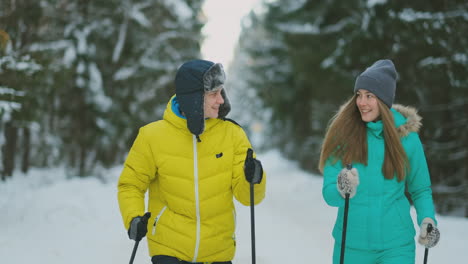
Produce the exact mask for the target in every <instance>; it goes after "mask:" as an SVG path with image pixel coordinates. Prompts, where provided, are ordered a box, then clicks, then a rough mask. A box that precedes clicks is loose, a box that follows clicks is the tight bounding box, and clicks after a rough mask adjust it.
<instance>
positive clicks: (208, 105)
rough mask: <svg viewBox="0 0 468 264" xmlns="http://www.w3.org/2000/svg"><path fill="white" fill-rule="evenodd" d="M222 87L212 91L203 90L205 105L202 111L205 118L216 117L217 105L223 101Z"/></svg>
mask: <svg viewBox="0 0 468 264" xmlns="http://www.w3.org/2000/svg"><path fill="white" fill-rule="evenodd" d="M222 90H223V88H221V89H218V90H216V91H212V92H205V96H204V97H205V106H204V108H203V111H204V112H205V118H217V117H218V112H219V106H220V105H222V104H223V103H224V99H223V96H222V95H221V91H222Z"/></svg>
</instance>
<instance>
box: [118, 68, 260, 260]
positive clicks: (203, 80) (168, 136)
mask: <svg viewBox="0 0 468 264" xmlns="http://www.w3.org/2000/svg"><path fill="white" fill-rule="evenodd" d="M225 79H226V77H225V73H224V70H223V67H222V65H221V64H219V63H213V62H211V61H206V60H193V61H189V62H186V63H184V64H183V65H182V66H181V67H180V68H179V69H178V71H177V74H176V78H175V86H176V95H175V96H173V97H172V98H171V99H170V101H169V103H168V104H167V108H166V110H165V112H164V117H163V120H159V121H156V122H153V123H150V124H148V125H146V126H144V127H142V128H140V131H139V133H138V136H137V138H136V139H135V142H134V143H133V146H132V148H131V149H130V152H129V154H128V157H127V159H126V161H125V164H124V168H123V171H122V174H121V176H120V179H119V183H118V201H119V206H120V211H121V214H122V218H123V222H124V225H125V228H127V229H128V234H129V237H130V238H131V239H133V240H136V241H139V240H141V238H142V237H144V236H145V235H147V241H148V248H149V253H150V256H151V257H152V259H151V260H152V262H153V264H176V263H219V264H221V263H231V260H232V259H233V258H234V254H235V247H236V240H235V234H234V232H235V220H236V212H235V207H234V201H233V198H234V197H235V198H236V199H237V200H238V201H239V202H240V203H242V204H244V205H250V184H251V183H253V184H254V200H255V203H256V204H258V203H260V202H261V201H262V200H263V198H264V197H265V186H266V185H265V184H266V175H265V173H264V172H263V169H262V165H261V163H260V161H259V160H257V159H255V158H254V157H250V158H246V155H247V152H248V150H249V149H251V144H250V142H249V140H248V138H247V136H246V134H245V132H244V131H243V129H242V128H241V127H240V126H239V125H238V124H236V123H235V122H234V121H232V120H229V119H227V118H226V115H227V114H228V113H229V111H230V104H229V100H228V98H227V95H226V92H225V90H224V86H223V85H224V82H225ZM147 191H148V193H149V198H148V211H149V212H150V213H151V214H152V216H151V218H150V219H149V221H146V219H145V218H144V217H143V215H144V213H145V211H146V210H145V193H146V192H147Z"/></svg>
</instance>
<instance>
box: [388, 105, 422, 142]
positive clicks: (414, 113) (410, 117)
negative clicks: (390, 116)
mask: <svg viewBox="0 0 468 264" xmlns="http://www.w3.org/2000/svg"><path fill="white" fill-rule="evenodd" d="M392 108H393V109H395V110H396V111H397V112H398V113H400V114H401V115H402V116H403V117H404V118H405V119H406V121H405V122H404V123H401V124H399V123H398V120H395V123H396V126H397V131H398V134H399V135H400V137H405V136H407V135H408V134H409V133H411V132H416V133H418V132H419V129H420V128H421V126H422V122H421V120H422V117H421V116H420V115H418V110H416V108H414V107H411V106H404V105H400V104H394V105H393V106H392Z"/></svg>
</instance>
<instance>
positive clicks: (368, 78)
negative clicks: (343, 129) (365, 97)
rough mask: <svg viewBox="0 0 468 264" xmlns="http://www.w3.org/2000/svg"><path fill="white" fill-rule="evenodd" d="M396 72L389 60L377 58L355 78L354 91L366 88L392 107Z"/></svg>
mask: <svg viewBox="0 0 468 264" xmlns="http://www.w3.org/2000/svg"><path fill="white" fill-rule="evenodd" d="M397 78H398V73H397V71H396V69H395V65H393V62H392V61H391V60H378V61H376V62H375V63H374V64H372V66H370V67H369V68H367V69H366V70H365V71H364V72H363V73H361V74H360V75H359V76H358V77H357V78H356V83H355V84H354V92H355V93H356V92H357V91H358V90H359V89H364V90H367V91H369V92H371V93H373V94H375V96H377V97H378V98H379V99H380V100H382V102H384V103H385V104H386V105H387V106H388V108H392V104H393V100H394V98H395V90H396V80H397Z"/></svg>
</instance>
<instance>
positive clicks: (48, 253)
mask: <svg viewBox="0 0 468 264" xmlns="http://www.w3.org/2000/svg"><path fill="white" fill-rule="evenodd" d="M258 156H259V158H260V159H261V160H262V163H263V165H264V167H265V169H266V171H267V173H268V184H267V185H268V186H267V197H266V199H265V201H264V202H263V203H262V204H261V205H259V206H256V207H255V217H256V242H257V243H256V247H257V250H256V252H257V263H259V264H275V263H278V264H285V263H331V256H332V248H333V239H332V237H331V230H332V228H333V223H334V219H335V213H336V208H331V207H328V206H327V205H326V204H325V202H324V201H323V199H322V196H321V186H322V178H321V177H318V176H315V175H311V174H309V173H306V172H303V171H301V170H299V169H298V168H297V166H296V165H295V163H292V162H290V161H287V160H285V159H283V158H281V156H280V155H279V154H278V152H276V151H272V152H268V153H264V154H259V155H258ZM120 169H121V168H120V167H116V168H114V169H112V170H109V171H107V173H106V175H104V176H103V177H100V178H97V177H93V178H85V179H79V178H72V179H69V180H67V179H66V178H67V177H66V176H65V173H64V170H63V169H48V170H33V171H32V172H31V173H29V174H28V175H23V174H20V173H17V174H15V175H14V177H13V178H12V179H10V180H8V181H7V182H1V183H0V212H1V216H0V262H1V263H6V264H26V263H41V264H42V263H44V264H46V263H47V264H65V263H66V264H85V263H86V264H92V263H93V264H94V263H96V264H98V263H99V264H101V263H112V264H119V263H122V264H123V263H128V262H129V259H130V255H131V251H132V249H133V245H134V243H133V241H131V240H129V239H128V238H127V234H126V231H125V230H124V228H123V225H122V222H121V218H120V214H119V209H118V204H117V193H116V183H117V179H118V176H119V173H120ZM237 209H238V214H237V220H238V228H237V239H238V243H237V245H238V248H237V253H236V258H235V259H234V263H235V264H248V263H251V255H250V254H251V245H250V209H249V207H244V206H241V205H240V204H237ZM412 214H413V219H414V216H415V215H414V211H412ZM438 221H439V229H440V231H441V241H440V243H439V245H437V247H435V248H433V249H431V250H430V251H429V261H428V263H447V264H452V263H466V260H467V259H468V252H467V250H468V247H467V244H468V219H465V218H458V217H449V216H438ZM147 252H148V250H147V248H146V239H144V240H143V241H142V242H141V243H140V247H139V248H138V252H137V255H136V258H135V262H134V263H135V264H137V263H151V262H150V258H149V256H148V255H147ZM423 254H424V249H423V248H422V247H421V246H419V245H418V246H417V252H416V263H422V262H423Z"/></svg>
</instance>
